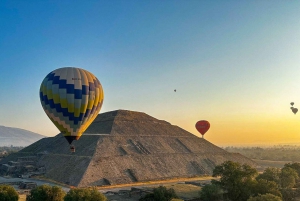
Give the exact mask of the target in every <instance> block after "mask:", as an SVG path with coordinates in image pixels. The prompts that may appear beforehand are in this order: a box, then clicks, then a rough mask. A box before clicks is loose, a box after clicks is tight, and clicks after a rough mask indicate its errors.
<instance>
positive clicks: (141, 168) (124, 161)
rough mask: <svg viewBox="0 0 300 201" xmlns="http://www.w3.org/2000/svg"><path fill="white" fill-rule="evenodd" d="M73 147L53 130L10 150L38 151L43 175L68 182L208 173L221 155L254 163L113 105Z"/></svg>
mask: <svg viewBox="0 0 300 201" xmlns="http://www.w3.org/2000/svg"><path fill="white" fill-rule="evenodd" d="M73 144H74V145H75V147H76V152H75V153H70V150H69V145H68V142H67V141H66V140H65V138H64V137H63V136H62V135H61V134H58V135H57V136H55V137H49V138H44V139H41V140H39V141H38V142H36V143H34V144H32V145H30V146H28V147H26V148H24V149H23V150H21V151H20V152H18V153H16V154H12V155H10V156H9V157H7V158H5V159H4V160H2V161H0V163H2V164H3V163H7V162H8V161H13V160H17V158H18V157H24V156H37V166H38V167H44V168H45V171H46V173H45V177H47V178H50V179H52V180H56V181H58V182H62V183H66V184H69V185H72V186H78V187H86V186H103V185H115V184H128V183H133V182H143V181H153V180H165V179H172V178H187V177H195V176H200V175H209V174H211V173H212V171H213V169H214V167H215V166H216V165H218V164H221V163H222V162H224V161H226V160H232V161H236V162H240V163H247V164H250V165H255V163H254V162H253V161H251V160H250V159H248V158H246V157H244V156H242V155H240V154H233V153H228V152H226V151H225V150H223V149H221V148H219V147H217V146H215V145H213V144H212V143H210V142H208V141H207V140H205V139H203V138H199V137H197V136H195V135H193V134H191V133H189V132H187V131H185V130H183V129H181V128H180V127H178V126H174V125H171V124H170V123H168V122H166V121H162V120H158V119H156V118H153V117H151V116H149V115H147V114H145V113H141V112H133V111H127V110H117V111H112V112H107V113H103V114H99V115H98V117H97V118H96V119H95V121H94V122H93V123H92V124H91V125H90V127H89V128H88V130H86V132H85V133H84V134H83V135H82V137H81V138H80V140H78V141H74V142H73Z"/></svg>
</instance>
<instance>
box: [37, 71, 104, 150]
mask: <svg viewBox="0 0 300 201" xmlns="http://www.w3.org/2000/svg"><path fill="white" fill-rule="evenodd" d="M103 98H104V93H103V89H102V85H101V83H100V82H99V80H98V79H97V78H96V77H95V76H94V75H93V74H92V73H90V72H88V71H87V70H84V69H81V68H75V67H64V68H59V69H56V70H54V71H52V72H51V73H49V74H48V75H47V76H46V77H45V78H44V80H43V82H42V84H41V87H40V100H41V103H42V106H43V108H44V110H45V112H46V114H47V116H48V117H49V118H50V120H51V121H52V122H53V123H54V124H55V126H56V127H57V128H58V129H59V130H60V132H61V133H62V134H63V136H64V137H65V138H66V139H67V141H68V142H69V144H70V145H71V143H72V141H73V140H78V139H79V138H80V136H81V135H82V133H83V132H84V131H85V130H86V129H87V128H88V127H89V125H90V124H91V123H92V122H93V121H94V119H95V118H96V117H97V115H98V113H99V111H100V109H101V106H102V103H103ZM71 150H72V146H71Z"/></svg>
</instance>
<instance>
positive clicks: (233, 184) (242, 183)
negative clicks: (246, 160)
mask: <svg viewBox="0 0 300 201" xmlns="http://www.w3.org/2000/svg"><path fill="white" fill-rule="evenodd" d="M257 174H258V173H257V170H256V169H255V168H252V167H251V166H249V165H247V164H244V165H241V164H239V163H235V162H232V161H226V162H224V163H222V164H221V165H218V166H216V167H215V169H214V171H213V176H214V177H220V181H215V183H216V184H218V185H219V186H221V187H222V189H223V190H224V191H225V193H224V197H225V198H226V199H229V200H234V201H246V200H247V199H248V198H249V197H250V196H251V195H252V194H253V189H254V187H255V184H256V181H255V177H256V175H257Z"/></svg>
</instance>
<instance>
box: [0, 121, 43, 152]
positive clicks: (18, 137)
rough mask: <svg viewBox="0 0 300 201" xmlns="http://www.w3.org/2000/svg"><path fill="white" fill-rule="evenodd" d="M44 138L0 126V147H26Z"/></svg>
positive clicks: (22, 130) (25, 131) (17, 129)
mask: <svg viewBox="0 0 300 201" xmlns="http://www.w3.org/2000/svg"><path fill="white" fill-rule="evenodd" d="M44 137H46V136H43V135H40V134H37V133H34V132H31V131H27V130H24V129H20V128H12V127H5V126H0V146H11V145H13V146H23V147H25V146H28V145H30V144H32V143H34V142H36V141H38V140H40V139H42V138H44Z"/></svg>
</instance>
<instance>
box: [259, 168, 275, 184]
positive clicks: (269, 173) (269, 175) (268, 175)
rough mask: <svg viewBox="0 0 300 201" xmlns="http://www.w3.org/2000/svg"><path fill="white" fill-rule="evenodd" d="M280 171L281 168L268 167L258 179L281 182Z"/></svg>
mask: <svg viewBox="0 0 300 201" xmlns="http://www.w3.org/2000/svg"><path fill="white" fill-rule="evenodd" d="M280 172H281V170H280V169H279V168H273V167H268V168H266V169H265V170H264V172H263V173H262V174H260V175H258V176H257V177H256V180H259V179H264V180H267V181H274V182H276V183H277V184H280Z"/></svg>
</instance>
